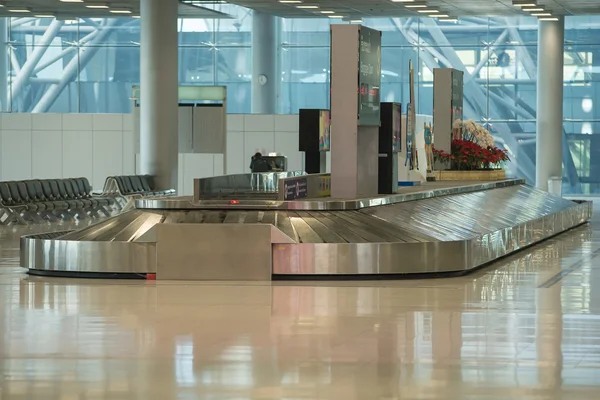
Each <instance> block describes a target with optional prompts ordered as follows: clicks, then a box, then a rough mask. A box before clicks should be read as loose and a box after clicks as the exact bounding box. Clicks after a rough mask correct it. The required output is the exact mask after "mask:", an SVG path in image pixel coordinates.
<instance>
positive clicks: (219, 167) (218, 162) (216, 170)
mask: <svg viewBox="0 0 600 400" xmlns="http://www.w3.org/2000/svg"><path fill="white" fill-rule="evenodd" d="M221 175H225V173H224V172H223V154H213V176H221Z"/></svg>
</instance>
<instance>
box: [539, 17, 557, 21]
mask: <svg viewBox="0 0 600 400" xmlns="http://www.w3.org/2000/svg"><path fill="white" fill-rule="evenodd" d="M538 20H540V21H558V17H549V18H538Z"/></svg>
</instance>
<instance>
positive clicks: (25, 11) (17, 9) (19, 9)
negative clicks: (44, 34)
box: [6, 7, 31, 13]
mask: <svg viewBox="0 0 600 400" xmlns="http://www.w3.org/2000/svg"><path fill="white" fill-rule="evenodd" d="M6 11H8V12H11V13H28V12H31V10H30V9H29V8H23V7H21V8H8V9H7V10H6Z"/></svg>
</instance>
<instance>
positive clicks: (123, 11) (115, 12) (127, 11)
mask: <svg viewBox="0 0 600 400" xmlns="http://www.w3.org/2000/svg"><path fill="white" fill-rule="evenodd" d="M110 12H111V13H112V14H131V10H127V9H124V8H120V9H112V10H110Z"/></svg>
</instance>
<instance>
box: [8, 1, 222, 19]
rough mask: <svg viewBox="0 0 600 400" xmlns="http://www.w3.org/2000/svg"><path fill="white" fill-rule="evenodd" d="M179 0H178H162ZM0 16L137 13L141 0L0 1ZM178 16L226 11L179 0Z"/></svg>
mask: <svg viewBox="0 0 600 400" xmlns="http://www.w3.org/2000/svg"><path fill="white" fill-rule="evenodd" d="M162 1H178V0H162ZM213 3H214V1H213ZM0 4H2V5H4V7H0V16H9V17H27V16H34V15H36V14H38V15H50V14H52V15H56V16H57V17H59V18H60V17H66V18H69V17H82V18H94V17H96V18H102V17H118V16H130V15H139V14H140V0H85V1H84V2H82V3H72V2H61V1H59V0H13V1H10V0H9V1H0ZM86 5H106V6H108V7H109V8H108V9H105V8H101V9H91V8H87V7H86ZM11 9H28V10H30V12H27V13H13V12H10V11H9V10H11ZM111 9H112V10H129V11H131V14H114V13H111V12H110V10H111ZM179 16H180V17H183V18H229V15H227V14H223V13H220V12H218V11H215V10H211V9H209V8H206V7H202V6H201V5H200V4H194V5H192V4H186V3H182V2H180V3H179Z"/></svg>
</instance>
